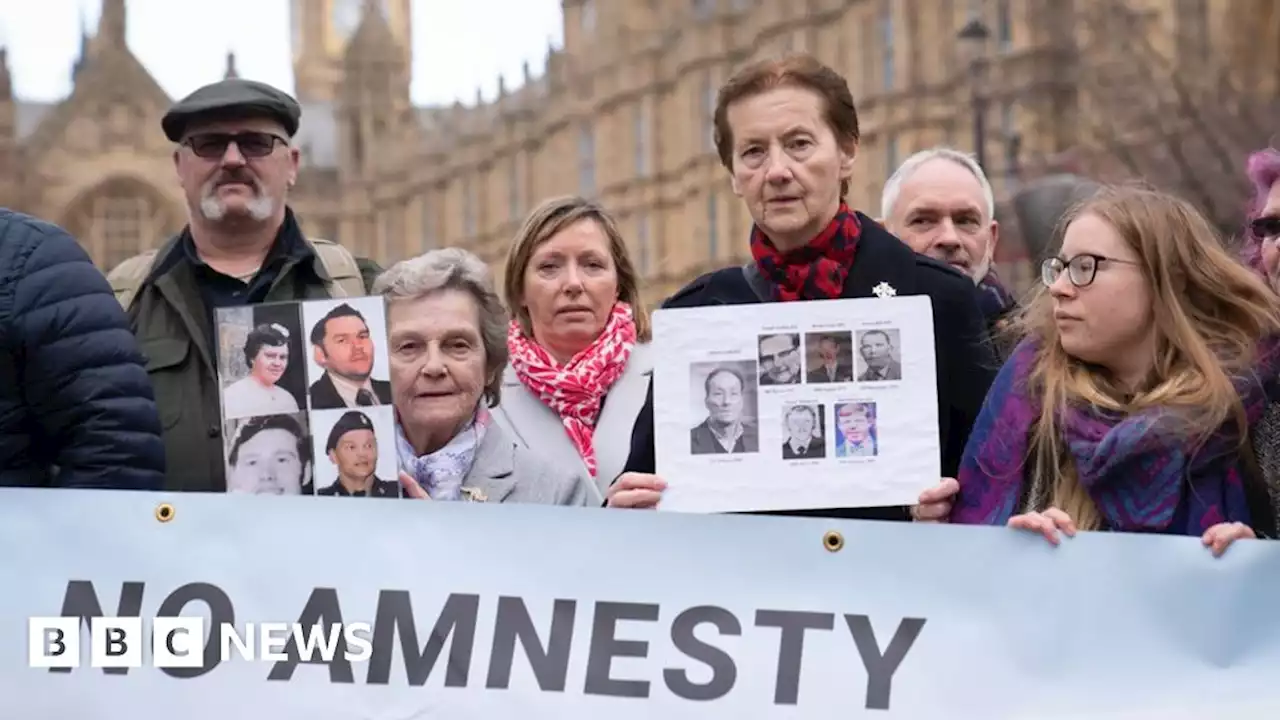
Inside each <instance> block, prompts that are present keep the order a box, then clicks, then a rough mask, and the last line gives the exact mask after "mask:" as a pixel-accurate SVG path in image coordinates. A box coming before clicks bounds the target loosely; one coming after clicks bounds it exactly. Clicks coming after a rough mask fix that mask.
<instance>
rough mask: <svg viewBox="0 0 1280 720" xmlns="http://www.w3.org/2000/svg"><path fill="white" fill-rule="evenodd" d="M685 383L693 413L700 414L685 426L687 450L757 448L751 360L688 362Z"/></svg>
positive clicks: (707, 451) (745, 450)
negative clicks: (697, 419) (687, 384)
mask: <svg viewBox="0 0 1280 720" xmlns="http://www.w3.org/2000/svg"><path fill="white" fill-rule="evenodd" d="M689 384H690V388H689V390H690V397H691V398H692V401H693V407H692V408H691V410H692V412H693V413H694V415H693V417H701V418H702V420H701V421H700V422H698V423H697V424H696V425H694V426H693V427H692V428H690V430H689V452H690V454H693V455H714V454H720V453H754V452H759V450H760V432H759V425H758V424H757V423H758V421H757V418H758V413H757V405H756V397H757V388H756V363H755V362H753V361H751V360H731V361H726V362H704V363H692V364H690V365H689Z"/></svg>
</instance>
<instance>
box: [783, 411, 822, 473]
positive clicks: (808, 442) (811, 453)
mask: <svg viewBox="0 0 1280 720" xmlns="http://www.w3.org/2000/svg"><path fill="white" fill-rule="evenodd" d="M823 411H824V408H823V406H822V405H817V404H812V405H806V404H803V403H797V404H794V405H784V406H783V407H782V459H783V460H808V459H813V458H823V457H826V456H827V439H826V432H825V425H826V422H825V421H826V417H825V416H824V415H823Z"/></svg>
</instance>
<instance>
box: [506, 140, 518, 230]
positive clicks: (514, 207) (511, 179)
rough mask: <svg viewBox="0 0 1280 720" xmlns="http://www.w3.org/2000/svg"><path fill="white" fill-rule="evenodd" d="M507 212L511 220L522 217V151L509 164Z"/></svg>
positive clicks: (513, 156) (512, 157)
mask: <svg viewBox="0 0 1280 720" xmlns="http://www.w3.org/2000/svg"><path fill="white" fill-rule="evenodd" d="M507 213H508V216H509V217H510V219H511V220H519V219H520V153H519V152H517V153H515V154H514V155H512V156H511V162H509V163H508V164H507Z"/></svg>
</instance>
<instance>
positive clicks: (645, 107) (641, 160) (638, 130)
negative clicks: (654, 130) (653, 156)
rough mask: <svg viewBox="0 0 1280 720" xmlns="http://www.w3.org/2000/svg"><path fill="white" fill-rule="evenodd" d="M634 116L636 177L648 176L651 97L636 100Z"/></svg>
mask: <svg viewBox="0 0 1280 720" xmlns="http://www.w3.org/2000/svg"><path fill="white" fill-rule="evenodd" d="M632 112H633V113H634V116H633V118H632V125H633V127H632V132H633V133H634V135H635V138H634V142H635V149H636V157H635V166H636V168H635V169H636V177H647V176H648V175H649V153H650V150H649V138H650V130H651V128H650V127H649V99H648V98H640V99H639V100H638V101H636V104H635V108H634V109H633V110H632Z"/></svg>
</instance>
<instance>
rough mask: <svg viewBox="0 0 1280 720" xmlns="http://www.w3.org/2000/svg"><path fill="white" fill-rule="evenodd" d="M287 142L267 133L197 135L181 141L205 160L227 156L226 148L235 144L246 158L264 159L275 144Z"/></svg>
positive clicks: (286, 143)
mask: <svg viewBox="0 0 1280 720" xmlns="http://www.w3.org/2000/svg"><path fill="white" fill-rule="evenodd" d="M277 142H279V143H283V144H285V145H288V144H289V141H288V140H286V139H284V138H282V137H280V136H279V135H275V134H273V133H267V132H250V131H246V132H238V133H197V134H195V135H192V136H191V137H189V138H187V139H186V140H184V141H182V144H183V145H186V146H187V147H189V148H191V152H193V153H195V154H196V156H197V157H202V158H204V159H205V160H217V159H219V158H221V157H222V156H224V155H226V154H227V147H228V146H230V145H231V143H235V144H236V148H238V149H239V150H240V154H241V155H244V156H245V157H247V158H264V157H266V156H268V155H270V154H271V153H272V151H274V150H275V149H276V143H277Z"/></svg>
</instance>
